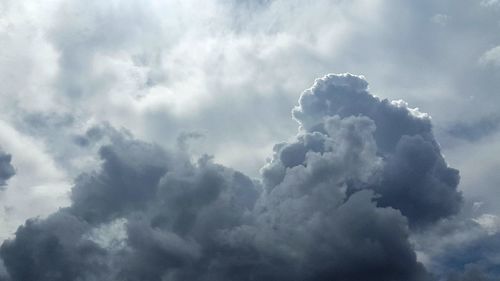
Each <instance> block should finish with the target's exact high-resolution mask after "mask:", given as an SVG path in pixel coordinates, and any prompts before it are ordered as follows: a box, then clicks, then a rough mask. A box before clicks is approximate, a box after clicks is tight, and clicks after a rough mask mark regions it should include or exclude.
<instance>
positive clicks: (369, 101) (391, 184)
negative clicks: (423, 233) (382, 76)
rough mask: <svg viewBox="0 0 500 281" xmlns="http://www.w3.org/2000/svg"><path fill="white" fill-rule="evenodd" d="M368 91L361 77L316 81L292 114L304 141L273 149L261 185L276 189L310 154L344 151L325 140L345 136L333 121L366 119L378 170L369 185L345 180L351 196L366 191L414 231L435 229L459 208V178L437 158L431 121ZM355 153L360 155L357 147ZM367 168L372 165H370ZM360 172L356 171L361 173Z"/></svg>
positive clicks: (355, 140)
mask: <svg viewBox="0 0 500 281" xmlns="http://www.w3.org/2000/svg"><path fill="white" fill-rule="evenodd" d="M367 87H368V83H367V82H366V81H365V80H364V79H363V78H362V77H359V76H354V75H350V74H343V75H333V74H331V75H327V76H325V77H323V78H321V79H318V80H316V82H315V84H314V85H313V87H312V88H310V89H308V90H306V91H305V92H304V93H303V94H302V96H301V97H300V100H299V106H297V107H296V108H295V109H294V111H293V116H294V118H295V119H296V120H297V121H298V122H299V123H300V124H301V127H302V128H303V130H304V133H303V135H301V136H299V137H298V138H297V140H296V142H295V143H290V144H282V145H279V146H276V147H275V153H276V155H275V157H274V159H273V160H272V161H271V163H269V164H268V165H267V166H266V167H265V168H264V169H263V175H264V182H266V183H268V185H271V186H273V185H276V184H278V183H280V182H281V181H282V179H283V177H284V175H285V174H286V173H287V172H286V171H285V170H286V169H287V168H288V169H290V168H292V167H295V166H299V165H306V166H307V160H306V155H307V153H308V152H319V153H324V152H331V151H333V152H335V151H338V150H341V149H343V147H342V146H339V145H335V143H333V144H328V141H327V140H326V139H328V138H329V137H331V136H335V135H336V134H340V132H343V131H342V130H341V129H340V128H339V127H338V125H335V124H333V125H332V122H331V121H332V119H331V117H334V118H335V116H336V118H344V119H345V120H353V119H349V118H352V116H364V117H366V118H367V119H368V120H370V121H371V125H370V126H369V127H371V128H372V129H371V130H372V131H373V132H372V133H373V143H371V144H370V146H371V147H370V150H371V153H373V154H376V155H377V156H378V157H379V158H380V159H379V160H378V161H380V162H381V164H380V168H379V170H378V172H377V173H376V174H374V175H373V176H372V178H371V179H370V180H369V181H366V182H359V181H358V179H359V178H360V177H359V175H356V176H354V177H352V178H347V179H345V184H346V186H347V188H348V189H349V190H351V191H352V192H354V191H356V190H358V189H364V188H369V189H372V190H375V191H376V192H377V193H378V194H379V195H380V197H379V198H377V202H378V204H379V205H380V206H384V207H385V206H390V207H393V208H396V209H398V210H400V211H401V212H402V213H403V215H405V216H406V217H407V218H408V219H409V221H410V224H411V225H412V226H419V225H425V224H428V223H433V222H436V221H438V220H439V219H441V218H445V217H448V216H450V215H453V214H455V213H457V212H458V211H459V209H460V206H461V202H462V196H461V194H460V192H459V191H457V185H458V183H459V173H458V170H456V169H453V168H450V167H449V166H448V164H447V163H446V161H445V160H444V158H443V156H442V155H441V152H440V147H439V145H438V143H437V142H436V140H435V139H434V135H433V132H432V126H431V122H430V118H429V117H428V116H427V115H426V114H423V113H420V112H419V111H418V110H416V109H411V108H408V107H407V105H406V104H405V103H404V102H403V101H396V102H390V101H388V100H386V99H385V100H381V99H379V98H377V97H375V96H372V95H371V94H370V93H369V92H368V89H367ZM365 126H368V125H365ZM370 134H371V133H370ZM366 139H367V137H366V136H364V137H362V138H355V137H354V136H348V141H347V142H348V143H350V144H351V145H352V146H354V144H359V145H363V144H364V142H363V141H364V140H366ZM330 142H331V141H330ZM353 149H354V151H358V150H359V149H360V147H355V146H354V147H353ZM347 155H350V156H352V155H356V154H355V153H348V154H347ZM358 157H359V156H358ZM357 160H359V159H358V158H354V159H352V158H348V159H343V160H342V163H343V164H344V165H347V164H348V163H350V162H352V161H357ZM365 162H371V163H376V161H375V160H373V159H372V160H370V161H365ZM360 167H362V166H359V165H358V166H355V168H354V169H355V170H356V171H363V169H361V168H360ZM290 171H292V169H290Z"/></svg>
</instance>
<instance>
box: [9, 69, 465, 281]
mask: <svg viewBox="0 0 500 281" xmlns="http://www.w3.org/2000/svg"><path fill="white" fill-rule="evenodd" d="M294 117H295V118H296V119H297V120H298V121H299V123H300V125H301V129H300V131H299V134H298V135H297V136H296V138H295V140H294V141H291V142H288V143H281V144H277V145H276V146H275V148H274V155H273V158H272V159H270V160H269V162H268V163H267V164H266V166H264V167H263V169H262V171H261V172H262V180H261V181H260V180H255V179H251V178H249V177H247V176H245V175H244V174H242V173H240V172H238V171H236V170H234V169H231V168H227V167H224V166H222V165H219V164H215V163H214V162H213V160H212V159H211V157H209V156H202V157H201V158H199V159H198V160H196V161H194V162H193V161H192V160H190V157H189V155H187V154H186V151H185V149H182V150H180V151H178V152H176V151H167V150H164V149H162V148H161V147H159V146H157V145H155V144H149V143H146V142H142V141H139V140H137V139H135V138H133V137H132V136H131V135H130V134H127V133H123V132H119V131H116V130H114V129H112V128H111V127H109V126H102V127H100V129H99V128H98V127H96V128H91V129H90V130H89V131H87V133H86V134H85V135H83V136H82V137H81V138H82V139H85V140H86V141H85V143H88V142H90V141H91V140H90V139H89V138H91V136H94V135H99V136H101V137H102V136H104V135H107V136H108V137H109V139H110V143H109V144H107V145H104V146H102V147H101V148H100V149H99V156H100V158H101V160H102V164H101V165H100V167H99V168H97V169H95V171H91V172H88V173H84V174H82V175H80V176H79V177H77V179H76V180H75V184H74V186H73V188H72V191H71V196H70V198H71V201H72V203H71V204H70V206H68V207H66V208H62V209H60V210H59V211H57V212H56V213H54V214H52V215H50V216H49V217H47V218H45V219H40V218H35V219H30V220H28V221H27V222H26V223H25V224H24V225H23V226H21V227H19V229H18V230H17V232H16V234H15V237H13V238H12V239H10V240H7V241H5V242H4V243H3V245H2V246H1V248H0V256H1V257H2V259H3V262H4V265H5V268H6V274H5V275H6V276H8V277H5V278H10V279H6V280H11V281H18V280H38V281H40V280H42V281H43V280H51V281H57V280H131V281H132V280H311V281H312V280H315V281H317V280H343V281H351V280H352V281H355V280H356V281H364V280H366V281H368V280H371V281H373V280H375V281H378V280H380V281H386V280H393V281H424V280H434V277H433V276H432V275H431V274H430V273H428V271H427V270H426V269H425V268H424V266H423V265H422V264H421V263H420V262H418V261H417V254H416V252H415V251H414V248H413V245H412V243H410V239H409V237H410V234H411V231H410V226H413V225H415V226H420V225H427V224H431V223H433V222H436V221H437V220H439V219H441V218H445V217H448V216H450V215H452V214H454V213H455V212H456V211H457V210H458V207H459V206H460V202H461V197H460V194H459V193H458V192H457V191H456V185H457V183H458V172H457V171H456V170H454V169H451V168H449V167H448V166H447V164H446V162H445V161H444V159H443V158H442V156H441V154H440V151H439V146H438V145H437V144H436V142H435V140H434V138H433V135H432V130H431V124H430V119H429V117H428V116H426V115H425V114H422V113H419V112H418V111H417V110H415V109H410V108H408V107H407V106H406V104H404V103H403V102H392V103H391V102H389V101H387V100H380V99H378V98H376V97H374V96H372V95H371V94H370V93H369V92H368V91H367V83H366V81H365V80H364V79H363V78H362V77H359V76H354V75H350V74H343V75H328V76H325V77H323V78H321V79H318V80H317V81H316V82H315V84H314V86H313V87H312V88H311V89H309V90H307V91H305V92H304V93H303V95H302V96H301V98H300V101H299V105H298V106H297V107H296V108H295V109H294ZM97 131H99V132H100V133H99V134H94V133H92V132H97ZM195 135H196V136H198V134H195ZM195 135H193V136H195ZM82 143H83V142H82ZM184 145H186V144H184ZM410 202H413V204H410ZM431 211H433V212H431Z"/></svg>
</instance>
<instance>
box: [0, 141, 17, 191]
mask: <svg viewBox="0 0 500 281" xmlns="http://www.w3.org/2000/svg"><path fill="white" fill-rule="evenodd" d="M11 161H12V155H10V154H8V153H5V152H4V151H3V150H1V149H0V190H1V189H2V188H3V187H4V186H5V185H6V184H7V180H9V179H10V178H11V177H12V176H14V175H15V174H16V170H15V169H14V167H13V166H12V164H11Z"/></svg>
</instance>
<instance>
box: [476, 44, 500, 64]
mask: <svg viewBox="0 0 500 281" xmlns="http://www.w3.org/2000/svg"><path fill="white" fill-rule="evenodd" d="M479 62H480V63H481V64H483V65H493V66H499V65H500V46H497V47H494V48H492V49H490V50H488V51H486V52H485V53H484V54H483V55H482V56H481V58H479Z"/></svg>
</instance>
